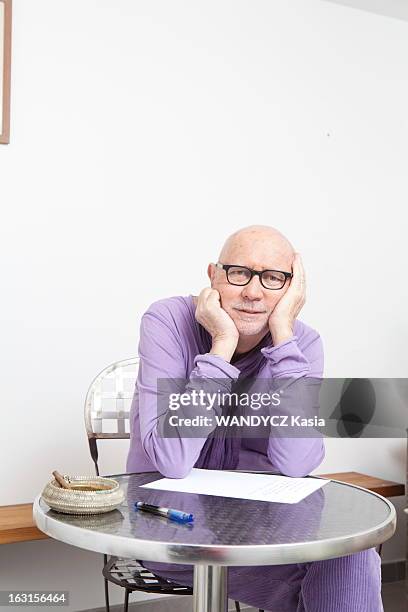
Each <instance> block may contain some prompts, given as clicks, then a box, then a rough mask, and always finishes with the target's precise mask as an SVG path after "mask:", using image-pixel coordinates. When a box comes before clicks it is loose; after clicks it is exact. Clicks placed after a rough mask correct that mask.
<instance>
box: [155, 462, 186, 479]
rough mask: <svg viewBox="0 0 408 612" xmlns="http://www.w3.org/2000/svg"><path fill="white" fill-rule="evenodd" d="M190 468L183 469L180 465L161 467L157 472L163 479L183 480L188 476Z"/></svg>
mask: <svg viewBox="0 0 408 612" xmlns="http://www.w3.org/2000/svg"><path fill="white" fill-rule="evenodd" d="M190 471H191V468H185V467H183V466H180V465H163V466H161V467H160V468H159V472H160V474H161V475H162V476H164V477H165V478H185V477H186V476H188V475H189V473H190Z"/></svg>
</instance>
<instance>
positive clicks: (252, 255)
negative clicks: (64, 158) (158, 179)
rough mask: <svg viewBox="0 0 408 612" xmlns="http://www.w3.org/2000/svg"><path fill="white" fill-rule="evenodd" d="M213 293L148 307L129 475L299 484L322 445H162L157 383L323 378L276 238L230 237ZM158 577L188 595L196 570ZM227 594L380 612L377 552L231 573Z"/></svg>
mask: <svg viewBox="0 0 408 612" xmlns="http://www.w3.org/2000/svg"><path fill="white" fill-rule="evenodd" d="M208 276H209V278H210V281H211V287H210V288H205V289H203V290H202V291H201V293H200V295H199V296H198V297H194V296H188V297H173V298H168V299H164V300H160V301H158V302H156V303H154V304H153V305H152V306H150V308H149V309H148V310H147V312H146V313H145V314H144V315H143V317H142V323H141V332H140V344H139V356H140V369H139V376H138V381H137V388H138V394H135V397H134V401H133V404H132V408H131V444H130V450H129V455H128V460H127V471H128V472H133V471H156V470H157V471H159V472H161V473H162V474H163V475H164V476H167V477H173V478H182V477H184V476H186V475H187V474H188V473H189V471H190V470H191V469H192V468H193V467H201V468H209V469H251V470H271V469H272V470H273V469H274V470H276V471H278V472H280V473H282V474H284V475H287V476H296V477H299V476H305V475H307V474H309V473H310V472H311V471H312V470H314V469H315V468H316V467H317V466H318V465H319V464H320V462H321V461H322V459H323V456H324V445H323V440H322V438H320V437H309V438H301V439H297V438H293V437H292V438H290V437H287V438H283V437H280V436H270V437H269V438H266V437H264V438H259V439H258V438H241V439H238V440H237V439H236V438H216V437H214V436H213V435H209V436H208V437H207V438H205V437H195V438H194V437H185V436H182V435H181V436H177V437H173V438H169V437H164V436H163V435H161V433H160V431H159V426H158V410H157V394H158V391H157V379H159V378H160V379H186V381H187V387H188V385H189V383H190V384H194V383H195V382H196V381H198V380H209V379H214V380H217V381H221V382H223V383H224V384H225V388H226V389H228V388H230V385H231V381H233V380H236V379H237V378H238V377H258V376H267V377H268V378H270V379H275V378H284V377H286V378H294V379H299V378H304V377H316V378H320V377H321V376H322V374H323V349H322V343H321V339H320V336H319V334H318V333H317V332H316V331H315V330H313V329H311V328H310V327H308V326H307V325H305V324H304V323H302V322H301V321H299V320H298V319H297V316H298V314H299V312H300V310H301V308H302V306H303V304H304V303H305V273H304V269H303V266H302V261H301V258H300V256H299V254H298V253H295V252H294V249H293V247H292V245H291V244H290V242H289V241H288V240H287V239H286V238H285V237H284V236H283V235H282V234H281V233H280V232H279V231H277V230H276V229H274V228H271V227H267V226H250V227H247V228H244V229H241V230H239V231H237V232H235V233H234V234H233V235H232V236H230V237H229V238H228V239H227V241H226V243H225V245H224V246H223V248H222V250H221V253H220V256H219V259H218V261H217V263H211V264H209V266H208ZM144 565H145V566H146V567H148V568H150V569H152V570H153V571H155V572H156V573H157V574H159V575H162V576H165V577H167V578H169V579H171V580H174V581H175V582H177V583H179V584H184V585H190V586H191V585H192V582H193V570H192V567H191V566H181V565H168V564H162V563H150V562H149V563H147V562H146V563H144ZM228 588H229V591H228V595H229V597H230V598H231V599H235V600H238V601H241V602H244V603H247V604H248V605H251V606H254V607H258V608H262V609H265V610H272V611H274V612H289V611H293V612H301V611H303V612H342V611H344V612H346V611H347V612H350V611H356V612H357V611H358V612H381V611H382V610H383V607H382V603H381V567H380V558H379V555H378V554H377V552H376V551H375V549H369V550H367V551H363V552H361V553H357V554H353V555H348V556H346V557H341V558H338V559H330V560H326V561H318V562H313V563H302V564H292V565H281V566H262V567H239V568H238V567H234V568H230V570H229V578H228Z"/></svg>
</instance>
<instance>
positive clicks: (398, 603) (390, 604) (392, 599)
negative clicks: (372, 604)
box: [382, 580, 408, 612]
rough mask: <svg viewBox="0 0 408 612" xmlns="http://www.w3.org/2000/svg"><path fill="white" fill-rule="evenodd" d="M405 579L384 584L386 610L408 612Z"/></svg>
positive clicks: (383, 593)
mask: <svg viewBox="0 0 408 612" xmlns="http://www.w3.org/2000/svg"><path fill="white" fill-rule="evenodd" d="M406 588H407V585H406V583H405V581H404V580H402V581H401V582H387V583H385V584H383V586H382V598H383V605H384V612H407V610H408V591H407V590H406Z"/></svg>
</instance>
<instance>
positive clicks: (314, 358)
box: [126, 295, 324, 478]
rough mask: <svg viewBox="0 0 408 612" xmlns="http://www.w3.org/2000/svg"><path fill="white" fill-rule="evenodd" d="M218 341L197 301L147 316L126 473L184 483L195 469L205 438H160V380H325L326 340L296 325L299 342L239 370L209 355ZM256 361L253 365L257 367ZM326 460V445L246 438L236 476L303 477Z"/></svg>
mask: <svg viewBox="0 0 408 612" xmlns="http://www.w3.org/2000/svg"><path fill="white" fill-rule="evenodd" d="M210 350H211V336H210V335H209V334H208V332H207V331H206V330H205V329H204V328H203V327H202V326H201V325H200V324H199V323H198V322H197V321H196V319H195V304H194V301H193V298H192V296H191V295H190V296H187V297H181V296H178V297H171V298H166V299H164V300H159V301H158V302H155V303H153V304H152V305H151V306H150V307H149V309H148V310H147V311H146V312H145V314H144V315H143V317H142V321H141V327H140V341H139V357H140V366H139V372H138V378H137V384H136V390H135V395H134V397H133V402H132V406H131V411H130V448H129V454H128V458H127V464H126V471H127V472H150V471H158V472H160V473H161V474H162V475H163V476H166V477H169V478H183V477H185V476H186V475H187V474H188V473H189V472H190V470H191V469H192V468H193V467H194V465H195V463H196V461H197V459H198V457H199V456H200V452H201V449H202V447H203V446H204V443H205V441H206V438H182V437H179V438H164V437H161V436H160V435H158V432H157V422H158V415H157V379H158V378H179V379H187V380H191V381H192V380H193V379H196V378H214V379H225V380H226V384H227V383H228V382H229V381H233V380H234V379H236V378H238V376H239V374H240V373H241V375H242V376H245V372H246V370H247V369H248V367H249V363H250V362H251V364H252V365H253V363H254V362H253V358H254V354H255V353H256V355H255V356H256V358H257V359H258V361H259V363H258V364H257V375H258V376H263V377H268V378H289V377H290V378H300V377H305V376H307V377H313V378H321V377H322V375H323V347H322V342H321V339H320V336H319V334H318V333H317V332H316V331H315V330H313V329H312V328H310V327H308V326H307V325H305V324H304V323H302V322H301V321H298V320H296V322H295V327H294V336H293V337H292V338H291V339H289V340H287V341H286V342H282V343H281V344H278V345H277V346H273V345H271V346H265V347H263V348H259V347H255V349H253V350H252V351H250V352H249V353H245V354H243V355H238V356H236V357H235V358H233V363H229V362H227V361H225V360H224V359H223V358H221V357H218V356H217V355H209V354H208V352H209V351H210ZM251 360H252V361H251ZM323 457H324V443H323V438H282V437H274V436H271V437H270V438H269V439H268V438H243V439H242V440H241V448H240V452H239V463H238V466H237V469H248V470H275V471H277V472H280V473H281V474H284V475H286V476H293V477H302V476H306V475H307V474H310V472H311V471H312V470H314V469H315V468H317V467H318V465H319V464H320V463H321V461H322V460H323Z"/></svg>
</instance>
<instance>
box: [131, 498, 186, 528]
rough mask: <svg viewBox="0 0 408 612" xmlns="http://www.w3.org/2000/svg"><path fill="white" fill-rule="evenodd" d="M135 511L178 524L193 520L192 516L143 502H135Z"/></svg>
mask: <svg viewBox="0 0 408 612" xmlns="http://www.w3.org/2000/svg"><path fill="white" fill-rule="evenodd" d="M135 508H136V510H142V511H143V512H150V514H157V515H158V516H164V517H165V518H168V519H171V520H172V521H177V522H178V523H191V522H192V521H193V520H194V516H193V515H192V514H188V513H187V512H182V511H181V510H173V509H172V508H162V507H161V506H153V505H152V504H145V503H144V502H135Z"/></svg>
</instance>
